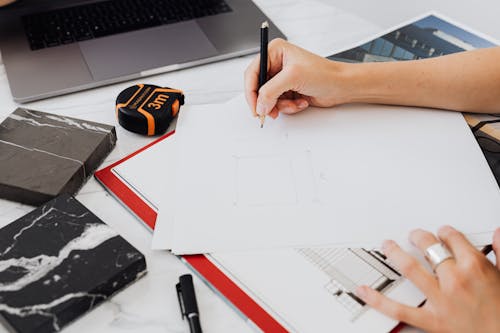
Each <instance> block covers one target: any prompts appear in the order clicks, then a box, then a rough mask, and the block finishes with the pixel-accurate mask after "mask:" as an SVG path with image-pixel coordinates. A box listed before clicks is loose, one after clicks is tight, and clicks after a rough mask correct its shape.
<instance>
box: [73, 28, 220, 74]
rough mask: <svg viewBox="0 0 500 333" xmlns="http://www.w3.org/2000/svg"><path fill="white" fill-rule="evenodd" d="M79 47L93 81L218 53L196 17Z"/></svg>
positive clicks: (81, 43) (97, 40)
mask: <svg viewBox="0 0 500 333" xmlns="http://www.w3.org/2000/svg"><path fill="white" fill-rule="evenodd" d="M80 49H81V50H82V53H83V57H84V58H85V61H86V62H87V65H88V66H89V69H90V72H91V73H92V76H93V77H94V80H96V81H101V80H106V79H111V78H115V77H120V76H125V75H129V74H134V73H138V72H141V71H144V70H148V69H153V68H158V67H163V66H167V65H173V64H179V63H185V62H188V61H193V60H197V59H201V58H206V57H210V56H215V55H217V54H218V52H217V50H216V48H215V47H214V46H213V45H212V43H211V42H210V40H209V39H208V38H207V36H205V34H204V33H203V31H202V30H201V28H200V27H199V26H198V24H197V23H196V22H195V21H188V22H181V23H176V24H170V25H166V26H160V27H156V28H151V29H145V30H138V31H133V32H129V33H124V34H117V35H113V36H109V37H103V38H97V39H93V40H89V41H84V42H80Z"/></svg>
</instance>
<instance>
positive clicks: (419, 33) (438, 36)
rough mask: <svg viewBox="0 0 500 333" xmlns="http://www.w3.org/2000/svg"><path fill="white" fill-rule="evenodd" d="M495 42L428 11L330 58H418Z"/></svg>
mask: <svg viewBox="0 0 500 333" xmlns="http://www.w3.org/2000/svg"><path fill="white" fill-rule="evenodd" d="M492 46H494V44H493V43H491V42H489V41H487V40H485V39H482V38H480V37H478V36H476V35H473V34H472V33H470V32H468V31H465V30H464V29H461V28H459V27H457V26H455V25H453V24H451V23H449V22H446V21H444V20H442V19H440V18H439V17H436V16H434V15H429V16H427V17H425V18H423V19H421V20H419V21H416V22H414V23H411V24H408V25H406V26H404V27H401V28H399V29H396V30H394V31H392V32H390V33H388V34H386V35H384V36H382V37H379V38H376V39H374V40H372V41H370V42H368V43H365V44H363V45H361V46H358V47H354V48H352V49H350V50H347V51H344V52H341V53H338V54H335V55H332V56H330V57H328V58H329V59H332V60H338V61H344V62H377V61H379V62H380V61H397V60H415V59H425V58H431V57H436V56H441V55H445V54H450V53H456V52H461V51H467V50H474V49H477V48H484V47H492Z"/></svg>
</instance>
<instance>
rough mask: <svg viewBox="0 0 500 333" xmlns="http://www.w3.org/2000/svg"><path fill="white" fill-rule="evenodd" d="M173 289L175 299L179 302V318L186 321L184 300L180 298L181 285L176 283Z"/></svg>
mask: <svg viewBox="0 0 500 333" xmlns="http://www.w3.org/2000/svg"><path fill="white" fill-rule="evenodd" d="M175 289H176V290H177V299H178V300H179V307H180V308H181V318H182V319H186V308H185V306H184V300H183V298H182V288H181V284H180V283H177V284H176V285H175Z"/></svg>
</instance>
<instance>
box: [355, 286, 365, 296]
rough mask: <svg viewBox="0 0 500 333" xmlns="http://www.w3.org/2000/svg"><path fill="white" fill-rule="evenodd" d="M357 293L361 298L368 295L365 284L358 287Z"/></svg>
mask: <svg viewBox="0 0 500 333" xmlns="http://www.w3.org/2000/svg"><path fill="white" fill-rule="evenodd" d="M356 295H358V296H359V297H361V298H365V297H366V289H365V286H358V287H357V288H356Z"/></svg>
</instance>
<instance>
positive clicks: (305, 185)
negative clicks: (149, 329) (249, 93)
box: [160, 96, 500, 254]
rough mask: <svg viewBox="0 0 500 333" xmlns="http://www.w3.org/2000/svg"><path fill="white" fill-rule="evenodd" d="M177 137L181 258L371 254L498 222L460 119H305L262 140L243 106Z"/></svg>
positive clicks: (448, 115) (176, 235) (349, 111)
mask: <svg viewBox="0 0 500 333" xmlns="http://www.w3.org/2000/svg"><path fill="white" fill-rule="evenodd" d="M176 136H177V138H176V140H177V159H176V161H177V163H176V164H177V167H176V174H177V176H176V185H175V187H174V188H175V195H174V202H175V213H174V217H173V238H172V244H171V245H172V250H173V252H174V253H177V254H190V253H212V252H217V251H234V250H248V249H256V248H272V247H304V246H327V245H337V246H338V245H346V244H349V245H364V246H370V245H378V244H380V242H381V241H382V240H383V239H387V238H392V239H396V240H402V239H403V240H404V239H406V235H407V234H408V232H409V231H410V230H412V229H414V228H418V227H420V228H425V229H428V230H433V231H435V230H436V229H437V228H438V227H439V226H441V225H443V224H452V225H454V226H455V227H456V228H458V229H460V230H462V231H464V232H465V233H468V234H473V233H479V232H485V231H492V230H494V228H495V227H496V226H497V225H498V221H499V220H500V191H499V189H498V186H497V184H496V182H495V179H494V177H493V175H492V173H491V171H490V169H489V167H488V165H487V163H486V161H485V159H484V157H483V155H482V153H481V151H480V149H479V147H478V145H477V142H476V141H475V139H474V137H473V135H472V134H471V132H470V130H469V128H468V126H467V124H466V122H465V121H464V119H463V117H462V115H461V114H459V113H454V112H447V111H436V110H423V109H416V108H408V107H388V106H374V105H349V106H341V107H336V108H333V109H315V108H311V109H309V110H307V111H306V112H302V113H301V114H298V115H294V116H285V115H282V116H280V117H279V118H278V119H276V120H274V121H273V120H271V119H268V120H267V122H266V124H265V127H264V128H263V129H261V128H259V126H258V121H257V120H256V119H254V118H252V116H251V113H250V111H249V110H248V106H247V105H246V102H245V101H244V98H243V97H242V96H241V97H239V98H236V99H234V100H232V101H231V102H229V103H226V104H224V105H219V106H217V107H216V108H213V107H212V108H206V109H203V108H202V109H197V110H196V111H191V112H185V113H183V114H182V115H181V118H180V119H179V124H178V129H177V133H176ZM160 215H161V214H160ZM473 220H480V221H482V223H481V225H477V224H472V223H470V221H473ZM485 241H489V239H488V240H485Z"/></svg>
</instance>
